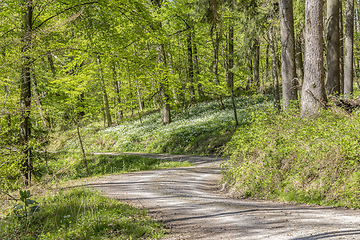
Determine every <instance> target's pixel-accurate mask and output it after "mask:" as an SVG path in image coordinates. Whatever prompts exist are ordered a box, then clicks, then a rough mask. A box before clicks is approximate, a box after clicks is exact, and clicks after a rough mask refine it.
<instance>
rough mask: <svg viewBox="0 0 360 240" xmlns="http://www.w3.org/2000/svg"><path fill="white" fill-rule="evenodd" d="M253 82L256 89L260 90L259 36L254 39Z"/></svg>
mask: <svg viewBox="0 0 360 240" xmlns="http://www.w3.org/2000/svg"><path fill="white" fill-rule="evenodd" d="M254 83H255V85H256V90H257V91H258V92H259V90H260V42H259V38H258V37H256V38H255V39H254Z"/></svg>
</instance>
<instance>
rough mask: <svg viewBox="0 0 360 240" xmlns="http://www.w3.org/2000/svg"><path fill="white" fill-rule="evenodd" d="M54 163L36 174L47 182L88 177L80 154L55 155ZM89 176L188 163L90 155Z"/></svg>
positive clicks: (139, 157)
mask: <svg viewBox="0 0 360 240" xmlns="http://www.w3.org/2000/svg"><path fill="white" fill-rule="evenodd" d="M47 155H48V156H51V155H53V156H54V155H56V161H50V162H48V164H47V165H46V164H43V165H41V167H40V168H39V169H38V174H40V175H42V176H43V178H44V179H43V181H46V178H47V179H48V181H49V180H74V179H79V178H84V177H88V175H87V173H86V170H85V165H84V161H83V157H82V155H81V154H80V153H66V152H65V153H57V154H54V153H53V154H49V153H47ZM86 158H87V162H88V167H89V172H90V176H102V175H107V174H118V173H127V172H135V171H146V170H154V169H164V168H175V167H189V166H192V164H190V163H189V162H186V161H184V162H175V161H171V160H162V159H155V158H147V157H141V156H134V155H92V154H88V155H87V156H86Z"/></svg>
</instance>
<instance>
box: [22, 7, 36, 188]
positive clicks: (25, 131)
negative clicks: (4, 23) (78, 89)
mask: <svg viewBox="0 0 360 240" xmlns="http://www.w3.org/2000/svg"><path fill="white" fill-rule="evenodd" d="M25 3H26V6H25V13H24V15H25V17H24V20H25V21H24V35H23V37H22V44H23V46H22V49H21V52H22V72H21V78H20V91H21V93H20V143H21V145H22V146H23V155H24V156H23V159H22V167H21V172H22V175H23V177H24V181H25V184H26V185H29V184H30V183H31V172H32V162H31V149H30V148H31V147H30V146H29V140H30V134H31V123H30V113H31V57H30V53H29V51H30V50H31V44H32V23H33V2H32V0H26V2H25Z"/></svg>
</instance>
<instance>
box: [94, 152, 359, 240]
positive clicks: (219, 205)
mask: <svg viewBox="0 0 360 240" xmlns="http://www.w3.org/2000/svg"><path fill="white" fill-rule="evenodd" d="M109 154H112V153H109ZM128 154H134V155H141V156H146V157H154V158H161V159H172V160H174V161H188V162H191V163H193V164H194V167H187V168H176V169H164V170H154V171H147V172H136V173H129V174H122V175H112V176H106V177H101V178H99V179H97V180H96V181H94V182H92V183H89V185H90V186H91V187H94V188H96V189H98V190H102V191H103V193H104V194H105V195H107V196H110V197H112V198H116V199H119V200H121V201H125V202H127V203H130V204H131V205H135V206H137V207H141V208H146V209H147V210H148V212H149V213H150V214H151V215H152V216H154V217H155V218H156V219H158V220H162V221H163V222H164V224H165V226H166V227H167V228H168V232H170V233H171V234H170V235H166V237H165V238H166V239H289V240H290V239H291V240H292V239H300V240H302V239H360V211H359V210H346V209H343V208H331V207H319V206H307V205H299V204H288V203H287V204H285V203H277V202H268V201H255V200H247V199H234V198H229V197H226V195H225V194H223V193H221V192H220V191H219V189H218V185H217V182H218V181H219V180H220V171H221V170H220V168H219V166H220V163H221V162H222V161H221V159H219V158H215V157H208V156H188V155H168V154H141V153H128Z"/></svg>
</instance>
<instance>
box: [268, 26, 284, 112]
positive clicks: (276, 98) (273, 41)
mask: <svg viewBox="0 0 360 240" xmlns="http://www.w3.org/2000/svg"><path fill="white" fill-rule="evenodd" d="M269 41H270V42H269V45H270V55H271V73H272V82H273V95H274V108H275V110H277V111H280V109H281V106H280V90H279V76H278V71H277V68H278V67H277V57H276V49H277V47H276V32H275V29H273V28H271V30H270V33H269Z"/></svg>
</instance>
